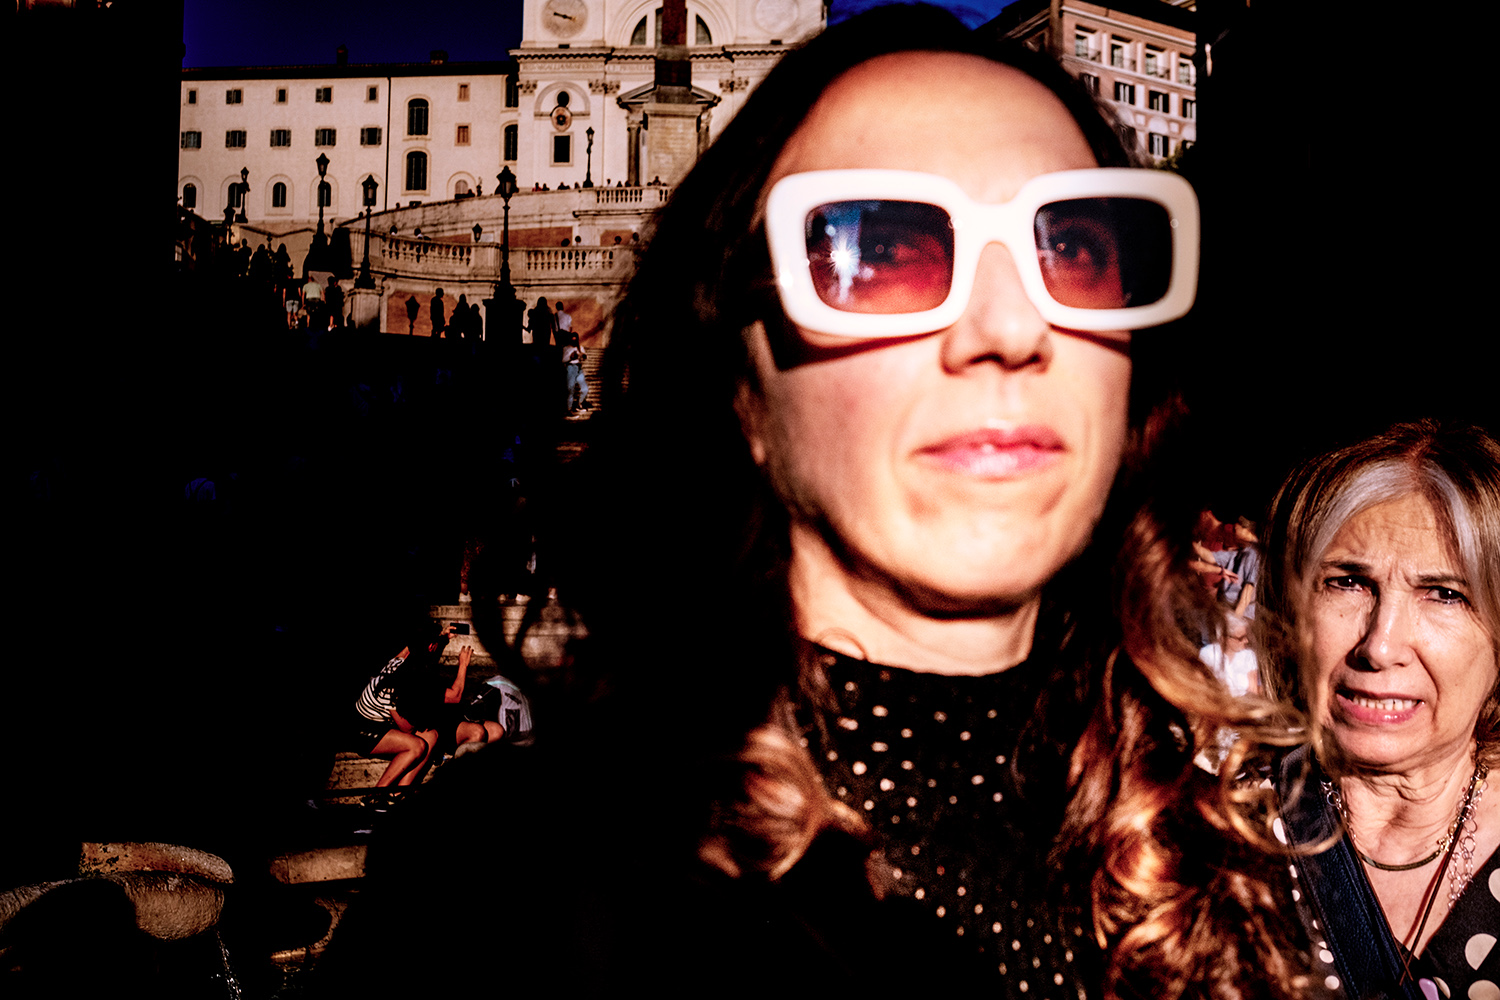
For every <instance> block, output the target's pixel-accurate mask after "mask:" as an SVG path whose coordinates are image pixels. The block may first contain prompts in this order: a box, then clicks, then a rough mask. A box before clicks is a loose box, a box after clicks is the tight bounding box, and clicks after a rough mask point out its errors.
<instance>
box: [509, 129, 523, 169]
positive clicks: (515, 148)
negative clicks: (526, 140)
mask: <svg viewBox="0 0 1500 1000" xmlns="http://www.w3.org/2000/svg"><path fill="white" fill-rule="evenodd" d="M520 146H521V130H520V127H519V126H516V125H507V126H505V160H506V162H507V163H514V162H516V160H518V159H519V158H520V157H519V156H518V155H517V154H518V153H519V152H520Z"/></svg>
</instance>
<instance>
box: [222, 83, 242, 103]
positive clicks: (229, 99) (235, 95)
mask: <svg viewBox="0 0 1500 1000" xmlns="http://www.w3.org/2000/svg"><path fill="white" fill-rule="evenodd" d="M244 98H245V92H244V91H242V90H240V89H239V88H238V87H236V88H235V89H233V90H226V91H224V103H225V104H239V103H240V102H241V101H242V100H244Z"/></svg>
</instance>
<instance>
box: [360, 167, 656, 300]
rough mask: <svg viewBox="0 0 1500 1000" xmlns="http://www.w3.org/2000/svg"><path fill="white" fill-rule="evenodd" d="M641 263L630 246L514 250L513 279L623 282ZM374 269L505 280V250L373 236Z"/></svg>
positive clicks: (422, 275)
mask: <svg viewBox="0 0 1500 1000" xmlns="http://www.w3.org/2000/svg"><path fill="white" fill-rule="evenodd" d="M612 190H613V189H612ZM625 190H640V189H625ZM351 236H353V241H352V243H353V246H354V248H355V249H356V250H357V251H360V250H362V249H363V240H364V234H363V233H359V234H357V235H355V234H351ZM635 262H636V250H635V248H633V247H626V246H608V247H588V246H577V245H575V246H571V247H512V248H511V250H510V272H511V281H512V282H513V283H515V284H516V285H518V286H519V285H527V284H538V283H556V282H559V281H562V282H586V283H604V284H614V283H622V282H624V281H625V280H627V279H628V278H629V276H630V275H631V273H632V272H633V271H634V270H635ZM370 267H371V269H372V270H374V271H375V272H377V273H380V274H386V275H391V276H399V277H403V278H424V279H432V280H434V281H455V282H456V281H489V282H495V281H499V280H500V247H499V245H498V244H495V243H488V242H486V243H446V242H442V241H440V240H415V239H411V238H409V237H405V236H391V235H389V234H383V233H371V234H370Z"/></svg>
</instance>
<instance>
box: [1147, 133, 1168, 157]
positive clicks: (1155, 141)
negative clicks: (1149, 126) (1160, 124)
mask: <svg viewBox="0 0 1500 1000" xmlns="http://www.w3.org/2000/svg"><path fill="white" fill-rule="evenodd" d="M1146 151H1147V152H1149V153H1150V154H1151V155H1152V156H1166V155H1167V137H1166V136H1164V135H1162V134H1161V133H1160V132H1147V133H1146Z"/></svg>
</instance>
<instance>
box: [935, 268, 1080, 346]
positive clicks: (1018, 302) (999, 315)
mask: <svg viewBox="0 0 1500 1000" xmlns="http://www.w3.org/2000/svg"><path fill="white" fill-rule="evenodd" d="M1052 351H1053V345H1052V330H1051V327H1050V326H1048V324H1047V322H1046V321H1045V320H1043V319H1042V316H1041V314H1040V313H1038V312H1037V310H1036V306H1034V305H1032V304H1031V300H1030V299H1029V298H1027V297H1026V289H1025V288H1024V287H1022V285H1021V275H1020V273H1019V272H1018V271H1017V270H1016V264H1015V260H1014V259H1013V258H1012V257H1011V254H1010V250H1009V249H1007V248H1006V247H1005V246H1003V245H1001V244H999V243H991V244H990V245H989V246H987V247H985V248H984V251H983V252H982V253H981V254H980V256H979V267H978V272H977V273H976V274H975V275H974V289H973V291H972V292H970V294H969V304H968V307H967V308H966V309H965V310H964V314H963V315H962V316H960V317H959V319H958V322H956V323H954V324H953V326H951V327H950V328H949V329H948V330H947V331H946V332H945V334H944V340H943V367H944V368H946V369H947V370H949V371H952V372H957V371H960V370H961V369H963V368H964V367H965V366H967V365H970V364H973V363H975V362H977V361H990V360H993V361H996V362H998V363H999V364H1001V365H1002V366H1003V367H1006V368H1024V367H1026V366H1028V365H1039V366H1041V367H1046V365H1047V364H1048V362H1050V361H1051V360H1052Z"/></svg>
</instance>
